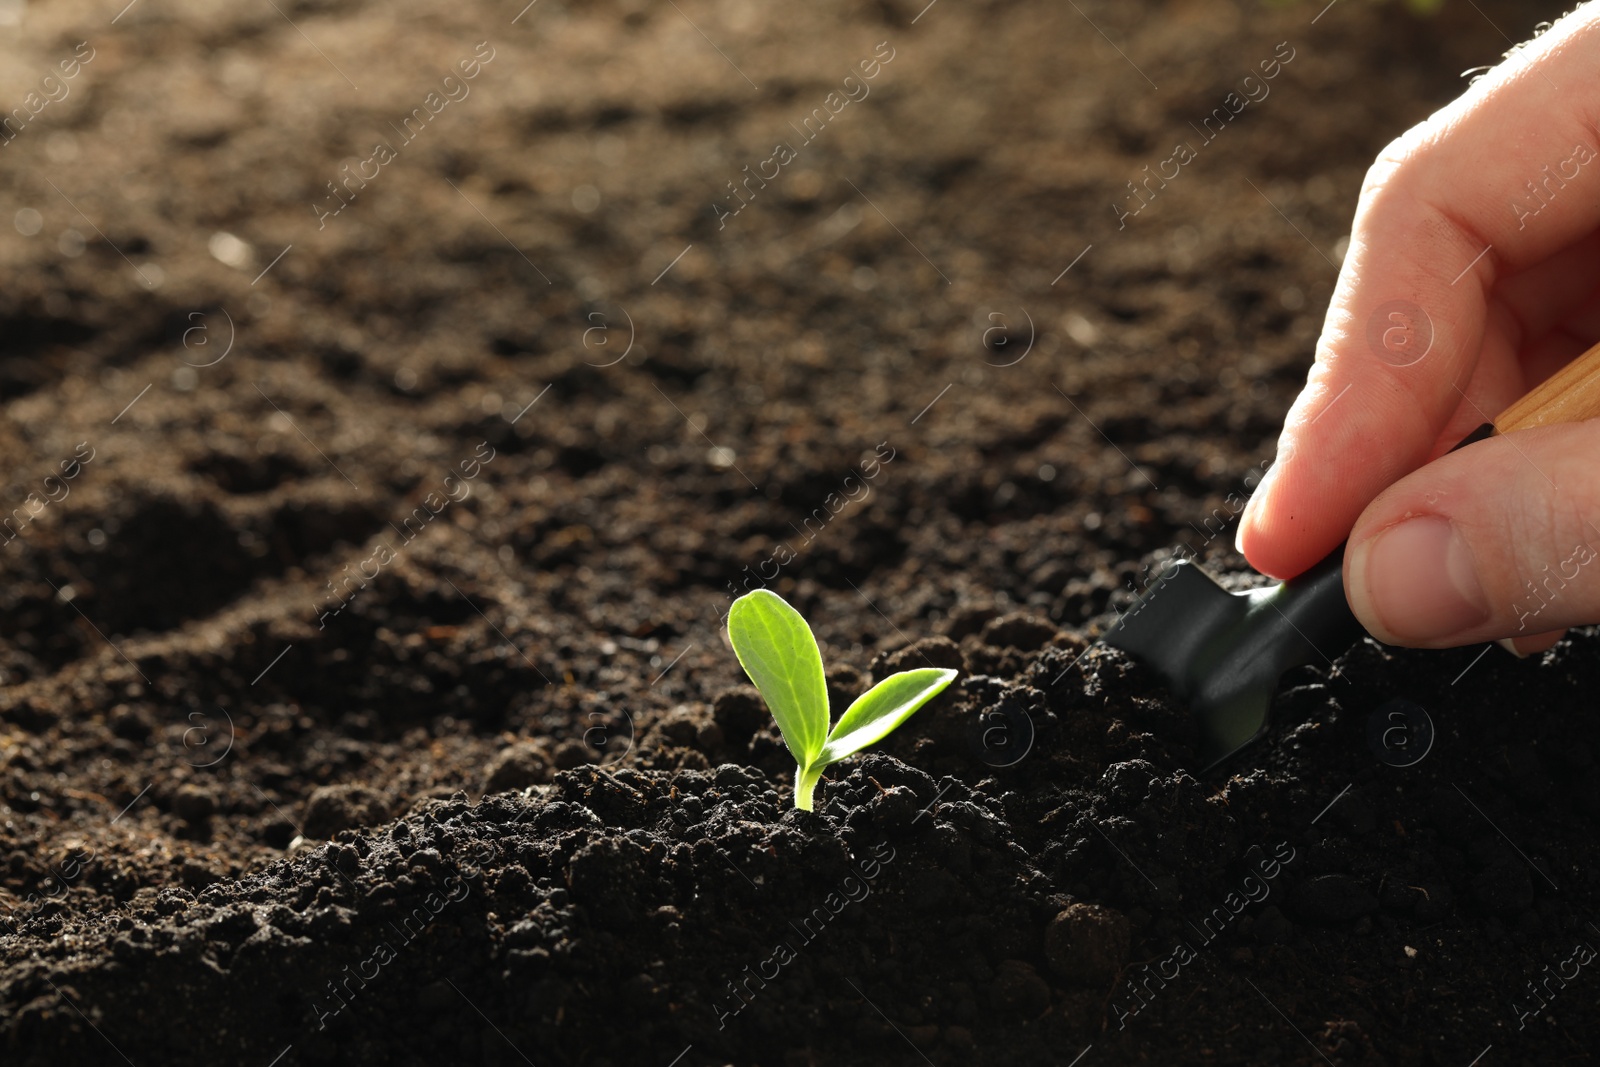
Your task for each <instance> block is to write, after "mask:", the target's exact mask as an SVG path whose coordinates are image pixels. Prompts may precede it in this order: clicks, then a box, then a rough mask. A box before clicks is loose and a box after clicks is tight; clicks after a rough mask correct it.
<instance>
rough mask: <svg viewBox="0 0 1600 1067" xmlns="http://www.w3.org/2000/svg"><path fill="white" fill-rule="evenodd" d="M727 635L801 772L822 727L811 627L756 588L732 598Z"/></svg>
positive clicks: (815, 751)
mask: <svg viewBox="0 0 1600 1067" xmlns="http://www.w3.org/2000/svg"><path fill="white" fill-rule="evenodd" d="M728 639H729V640H730V641H732V642H733V651H734V654H735V655H736V656H738V657H739V665H740V666H741V667H743V668H744V672H745V673H746V674H748V675H749V676H750V680H751V681H752V682H754V683H755V684H756V688H757V689H758V690H760V691H761V699H762V700H765V701H766V702H767V709H768V710H769V711H771V712H772V717H773V718H774V719H776V720H777V721H778V729H779V730H781V731H782V732H783V743H784V744H786V745H788V746H789V752H790V753H791V754H792V755H793V756H794V760H795V763H797V764H799V766H800V770H801V772H804V771H805V770H807V769H808V768H810V766H811V764H812V763H813V762H815V760H816V758H817V756H818V755H819V754H821V752H822V745H823V742H824V740H825V739H826V737H827V733H828V686H827V683H826V682H825V681H824V680H823V677H822V652H821V651H820V650H819V649H818V648H817V639H816V638H815V637H814V636H812V633H811V627H809V626H807V625H806V620H805V619H804V618H802V617H801V615H800V613H799V612H798V611H796V610H795V609H794V608H792V607H790V606H789V605H788V604H787V603H786V602H785V601H784V600H783V598H782V597H780V596H778V595H777V594H776V593H772V592H768V591H767V590H765V589H757V590H755V591H754V592H751V593H746V594H745V595H744V596H742V597H740V598H739V599H738V600H735V601H734V602H733V607H732V608H731V609H730V610H729V611H728ZM817 772H818V773H820V772H821V768H820V767H818V768H817ZM814 782H815V777H813V783H814Z"/></svg>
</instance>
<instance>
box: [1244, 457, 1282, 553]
mask: <svg viewBox="0 0 1600 1067" xmlns="http://www.w3.org/2000/svg"><path fill="white" fill-rule="evenodd" d="M1276 469H1277V466H1276V465H1273V466H1271V467H1268V468H1267V471H1266V473H1265V474H1263V475H1262V476H1261V481H1259V482H1258V483H1256V487H1255V488H1254V489H1253V490H1251V492H1250V497H1249V499H1247V500H1246V501H1245V502H1244V511H1243V512H1241V513H1240V514H1239V527H1238V529H1236V530H1234V531H1233V550H1234V551H1235V552H1238V553H1239V554H1241V555H1243V554H1244V528H1245V527H1246V526H1248V525H1250V521H1251V519H1252V517H1253V516H1254V515H1255V513H1256V509H1257V508H1259V507H1260V506H1261V501H1262V500H1263V499H1264V498H1265V497H1266V494H1267V486H1269V485H1271V484H1272V472H1273V471H1274V470H1276Z"/></svg>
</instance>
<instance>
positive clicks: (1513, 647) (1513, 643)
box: [1495, 637, 1528, 659]
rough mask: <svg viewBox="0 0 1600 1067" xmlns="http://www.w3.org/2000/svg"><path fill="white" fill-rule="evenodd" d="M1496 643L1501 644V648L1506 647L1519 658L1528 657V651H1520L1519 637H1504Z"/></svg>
mask: <svg viewBox="0 0 1600 1067" xmlns="http://www.w3.org/2000/svg"><path fill="white" fill-rule="evenodd" d="M1495 644H1497V645H1499V646H1500V647H1501V648H1503V649H1505V650H1506V651H1507V652H1509V653H1511V654H1512V655H1513V656H1515V657H1517V658H1518V659H1527V658H1528V654H1527V653H1526V652H1519V651H1518V650H1517V639H1516V638H1514V637H1502V638H1501V639H1500V640H1498V641H1496V642H1495Z"/></svg>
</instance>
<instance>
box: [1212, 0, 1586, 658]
mask: <svg viewBox="0 0 1600 1067" xmlns="http://www.w3.org/2000/svg"><path fill="white" fill-rule="evenodd" d="M1597 65H1600V4H1586V5H1584V6H1583V7H1582V8H1580V9H1579V10H1578V11H1576V12H1574V13H1573V14H1571V15H1568V16H1567V17H1566V18H1564V19H1562V20H1561V21H1560V22H1558V23H1556V25H1555V26H1553V27H1552V28H1551V29H1550V30H1549V31H1548V32H1546V33H1545V34H1544V35H1543V36H1541V37H1539V38H1538V39H1536V40H1535V41H1533V42H1531V43H1530V44H1529V45H1528V46H1526V47H1525V48H1524V49H1522V50H1521V51H1519V52H1517V53H1516V54H1514V55H1513V56H1511V58H1509V59H1508V60H1506V61H1505V62H1504V63H1502V64H1501V65H1500V66H1499V67H1498V68H1496V69H1495V70H1494V71H1492V72H1491V73H1489V74H1488V75H1486V76H1485V77H1483V78H1482V79H1480V80H1479V81H1478V82H1477V83H1476V84H1474V85H1473V86H1472V87H1471V88H1469V89H1468V90H1467V92H1466V93H1464V94H1463V95H1462V96H1461V97H1460V98H1459V99H1457V100H1456V101H1455V102H1453V103H1451V104H1450V105H1449V106H1448V107H1446V108H1444V109H1443V110H1441V111H1439V112H1437V113H1436V114H1434V115H1433V116H1432V117H1430V118H1429V119H1428V120H1427V121H1425V122H1424V123H1422V124H1421V125H1419V126H1417V127H1416V128H1414V129H1412V130H1410V131H1409V132H1407V133H1406V134H1404V135H1403V136H1401V137H1400V138H1399V139H1398V140H1396V141H1395V142H1394V143H1392V144H1391V145H1390V146H1389V147H1388V148H1386V149H1385V150H1384V151H1383V153H1382V154H1381V155H1380V156H1379V157H1378V160H1377V162H1376V163H1374V164H1373V166H1372V168H1371V169H1370V170H1369V171H1368V173H1367V178H1366V182H1365V184H1364V185H1363V187H1362V191H1361V198H1360V202H1359V204H1358V206H1357V209H1356V217H1355V222H1354V227H1353V232H1352V234H1351V239H1350V249H1349V252H1348V254H1347V255H1346V258H1345V261H1344V266H1343V269H1342V270H1341V271H1340V273H1339V281H1338V285H1337V287H1336V288H1335V291H1334V295H1333V300H1332V303H1331V305H1330V306H1329V309H1328V314H1327V318H1326V320H1325V321H1324V324H1323V331H1322V337H1321V339H1320V340H1319V342H1318V345H1317V353H1316V363H1315V364H1314V365H1313V367H1312V368H1311V372H1310V374H1309V376H1308V380H1307V384H1306V387H1305V389H1304V390H1303V391H1302V392H1301V394H1300V396H1299V398H1298V399H1297V400H1296V401H1295V403H1294V406H1293V407H1292V408H1291V409H1290V411H1289V415H1288V417H1287V419H1286V420H1285V425H1284V430H1283V434H1282V436H1281V438H1280V439H1279V443H1278V455H1277V460H1276V461H1275V463H1274V464H1273V466H1272V468H1271V470H1270V471H1269V473H1268V475H1267V477H1266V479H1265V480H1264V481H1263V482H1262V484H1261V486H1260V487H1259V488H1258V489H1257V491H1256V493H1255V495H1254V496H1253V498H1252V499H1251V501H1250V503H1249V506H1248V507H1247V508H1246V510H1245V513H1244V517H1243V519H1242V521H1241V523H1240V527H1239V535H1238V545H1239V549H1240V551H1242V552H1243V553H1244V555H1245V557H1246V558H1247V559H1249V561H1250V562H1251V564H1253V565H1254V566H1255V567H1256V568H1257V569H1258V570H1261V571H1263V572H1264V573H1266V574H1270V575H1274V576H1277V577H1290V576H1293V575H1296V574H1299V573H1301V572H1302V571H1304V570H1306V569H1307V568H1309V567H1311V566H1312V565H1313V564H1315V563H1316V562H1317V561H1318V560H1320V559H1322V558H1323V557H1324V556H1326V555H1327V554H1328V553H1329V552H1330V551H1331V550H1332V549H1333V548H1334V547H1335V546H1337V545H1338V544H1339V542H1340V541H1341V540H1344V539H1345V538H1346V536H1347V535H1348V539H1349V544H1348V548H1347V550H1346V553H1345V572H1344V579H1345V593H1346V596H1347V597H1348V599H1349V601H1350V605H1351V607H1352V608H1353V609H1354V611H1355V614H1356V617H1357V618H1358V619H1359V620H1360V621H1361V623H1362V625H1363V626H1365V627H1366V628H1367V629H1368V630H1369V631H1370V632H1371V633H1372V634H1373V635H1374V636H1376V637H1377V638H1379V639H1380V640H1382V641H1385V642H1388V643H1391V644H1397V645H1411V646H1418V647H1426V648H1444V647H1450V646H1454V645H1462V644H1468V643H1472V642H1476V641H1483V640H1489V639H1496V638H1510V639H1513V642H1514V644H1513V650H1514V651H1516V652H1518V653H1519V654H1523V655H1526V654H1528V653H1530V652H1534V651H1538V650H1540V649H1543V648H1547V647H1549V646H1550V645H1552V644H1554V643H1555V642H1556V640H1558V639H1559V638H1560V636H1561V633H1562V632H1563V630H1564V628H1565V627H1567V626H1573V625H1580V624H1586V623H1593V622H1597V621H1600V566H1592V567H1591V566H1589V564H1590V563H1591V562H1592V561H1594V560H1595V558H1596V555H1597V549H1600V464H1597V463H1596V459H1597V458H1600V420H1591V421H1588V422H1580V423H1572V424H1567V425H1559V426H1548V427H1541V428H1537V429H1529V430H1525V431H1520V432H1516V433H1511V434H1507V435H1506V436H1503V437H1494V438H1490V439H1489V440H1487V441H1483V442H1481V443H1478V444H1475V445H1472V446H1469V447H1468V448H1465V449H1462V450H1461V451H1459V452H1455V453H1453V454H1446V453H1449V452H1450V449H1451V448H1453V447H1454V446H1455V444H1456V443H1457V442H1458V441H1460V440H1461V439H1462V438H1463V437H1465V436H1466V435H1467V434H1469V433H1471V432H1472V431H1473V430H1474V429H1476V428H1477V427H1478V426H1480V425H1482V424H1483V423H1485V422H1489V421H1491V420H1492V419H1493V418H1494V416H1495V415H1496V414H1498V413H1499V412H1500V411H1501V410H1502V409H1504V408H1505V407H1507V406H1508V405H1509V404H1511V402H1512V401H1514V400H1516V399H1517V398H1518V397H1520V396H1521V395H1522V394H1523V393H1524V392H1526V391H1527V390H1528V389H1529V388H1531V387H1532V386H1534V385H1536V384H1537V383H1539V382H1540V381H1543V380H1544V379H1545V378H1547V377H1549V376H1550V374H1551V373H1553V372H1554V371H1555V370H1557V369H1559V368H1560V367H1561V366H1563V365H1564V364H1566V363H1567V362H1568V361H1570V360H1571V359H1573V358H1574V357H1575V356H1577V355H1579V354H1580V353H1582V352H1583V351H1585V350H1586V349H1588V348H1589V347H1590V346H1592V345H1593V344H1594V343H1595V342H1596V341H1600V232H1597V231H1600V121H1597V119H1600V91H1597V90H1596V89H1594V88H1593V87H1592V79H1593V71H1594V69H1595V68H1596V66H1597Z"/></svg>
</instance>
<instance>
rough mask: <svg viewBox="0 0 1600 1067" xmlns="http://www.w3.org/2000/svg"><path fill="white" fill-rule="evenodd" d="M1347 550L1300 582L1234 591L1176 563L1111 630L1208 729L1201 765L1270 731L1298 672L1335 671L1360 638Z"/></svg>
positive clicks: (1109, 638)
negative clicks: (1318, 667) (1275, 700)
mask: <svg viewBox="0 0 1600 1067" xmlns="http://www.w3.org/2000/svg"><path fill="white" fill-rule="evenodd" d="M1343 562H1344V549H1343V548H1342V547H1341V548H1339V549H1337V550H1335V551H1334V553H1333V554H1332V555H1330V556H1329V557H1328V558H1327V559H1324V560H1323V561H1322V562H1321V563H1319V564H1317V565H1316V566H1315V567H1313V568H1312V569H1311V570H1309V571H1307V572H1306V573H1305V574H1303V575H1301V576H1300V577H1298V578H1292V579H1290V580H1289V581H1287V582H1283V583H1281V584H1279V585H1275V586H1267V587H1264V588H1261V589H1250V590H1246V591H1245V592H1242V593H1230V592H1228V591H1227V590H1226V589H1223V588H1222V587H1221V586H1220V585H1218V584H1217V583H1216V582H1215V581H1213V580H1212V579H1211V577H1210V576H1209V575H1208V574H1206V573H1205V571H1203V570H1201V569H1200V568H1199V567H1197V566H1195V565H1194V564H1192V563H1189V562H1187V561H1179V562H1177V563H1174V564H1172V565H1170V566H1169V567H1168V568H1167V569H1166V570H1165V571H1164V572H1163V573H1162V574H1161V575H1160V576H1158V577H1157V578H1156V580H1155V581H1153V582H1152V583H1151V585H1150V587H1149V588H1148V589H1147V590H1145V592H1144V594H1143V595H1142V596H1141V597H1140V598H1139V600H1138V602H1137V603H1135V604H1134V605H1133V607H1132V608H1130V609H1129V610H1128V612H1127V613H1126V614H1125V615H1123V616H1122V618H1120V619H1119V620H1117V623H1116V625H1114V626H1113V627H1112V628H1111V630H1110V631H1109V632H1108V633H1107V634H1106V637H1105V640H1106V643H1107V644H1110V645H1114V646H1115V647H1117V648H1120V649H1122V650H1123V651H1124V652H1126V653H1128V654H1129V655H1130V656H1133V657H1134V658H1135V659H1138V660H1140V661H1141V662H1143V663H1146V664H1148V665H1149V666H1151V667H1154V668H1155V669H1156V670H1157V671H1158V672H1160V674H1161V675H1162V676H1163V677H1164V678H1165V679H1166V682H1167V687H1168V688H1169V689H1171V690H1172V692H1173V694H1174V695H1175V696H1177V697H1178V698H1179V699H1181V700H1183V701H1184V702H1185V703H1187V704H1188V705H1189V708H1190V710H1191V711H1192V712H1193V713H1194V716H1195V719H1196V720H1197V723H1198V725H1199V727H1200V745H1199V756H1200V759H1201V761H1202V769H1207V768H1210V767H1213V766H1215V765H1216V764H1218V763H1220V762H1222V761H1223V760H1225V759H1227V758H1228V757H1229V756H1231V755H1233V753H1235V752H1237V751H1238V750H1239V749H1241V748H1243V747H1244V746H1245V745H1247V744H1249V743H1250V742H1251V741H1253V740H1255V738H1256V737H1258V736H1259V735H1260V734H1261V731H1262V730H1263V729H1265V728H1266V725H1267V713H1268V712H1269V710H1270V709H1271V707H1272V697H1273V694H1274V693H1275V692H1276V691H1277V688H1278V679H1279V678H1280V677H1281V676H1282V674H1283V672H1284V671H1286V670H1288V669H1289V668H1290V667H1297V666H1300V665H1302V664H1307V663H1319V664H1320V663H1326V664H1329V665H1331V664H1332V662H1333V660H1334V658H1336V657H1337V656H1338V655H1339V654H1340V653H1342V652H1344V651H1345V649H1347V648H1348V647H1349V646H1350V644H1351V643H1352V642H1354V641H1355V640H1356V639H1357V638H1358V637H1360V636H1361V633H1362V630H1361V627H1360V625H1359V624H1357V622H1356V621H1355V617H1354V616H1353V615H1352V614H1351V613H1350V607H1349V605H1348V604H1347V603H1346V602H1345V598H1344V585H1343V578H1342V573H1341V572H1342V567H1343Z"/></svg>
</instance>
